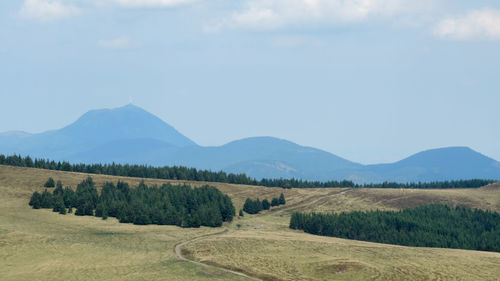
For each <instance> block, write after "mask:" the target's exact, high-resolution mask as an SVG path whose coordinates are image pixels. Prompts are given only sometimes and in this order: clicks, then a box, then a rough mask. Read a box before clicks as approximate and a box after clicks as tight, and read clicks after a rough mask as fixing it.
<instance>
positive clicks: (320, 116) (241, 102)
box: [0, 0, 500, 163]
mask: <svg viewBox="0 0 500 281" xmlns="http://www.w3.org/2000/svg"><path fill="white" fill-rule="evenodd" d="M413 2H418V3H413ZM0 101H1V110H0V131H9V130H25V131H28V132H33V133H34V132H42V131H45V130H50V129H57V128H60V127H63V126H65V125H67V124H69V123H71V122H73V121H74V120H76V119H77V118H78V117H79V116H80V115H81V114H83V113H85V112H86V111H88V110H89V109H95V108H110V107H118V106H121V105H124V104H127V103H129V102H130V101H132V102H133V103H134V104H136V105H138V106H141V107H143V108H144V109H146V110H148V111H150V112H152V113H154V114H156V115H157V116H159V117H160V118H162V119H163V120H165V121H166V122H168V123H169V124H171V125H173V126H174V127H176V128H177V129H178V130H179V131H180V132H181V133H183V134H185V135H186V136H187V137H189V138H191V139H193V140H194V141H195V142H197V143H198V144H200V145H220V144H224V143H226V142H229V141H231V140H235V139H239V138H243V137H250V136H275V137H279V138H285V139H288V140H291V141H294V142H296V143H298V144H301V145H307V146H314V147H317V148H321V149H324V150H327V151H330V152H332V153H335V154H337V155H339V156H342V157H345V158H348V159H350V160H353V161H358V162H361V163H377V162H390V161H395V160H399V159H401V158H403V157H406V156H408V155H410V154H413V153H415V152H418V151H420V150H424V149H429V148H435V147H443V146H455V145H464V146H470V147H471V148H473V149H475V150H478V151H480V152H482V153H484V154H486V155H488V156H491V157H493V158H495V159H497V160H500V141H499V140H500V1H498V0H495V1H493V0H490V1H470V0H467V1H465V0H460V1H451V0H423V1H408V0H352V1H346V0H265V1H264V0H254V1H246V0H210V1H208V0H206V1H205V0H25V1H22V0H9V1H0Z"/></svg>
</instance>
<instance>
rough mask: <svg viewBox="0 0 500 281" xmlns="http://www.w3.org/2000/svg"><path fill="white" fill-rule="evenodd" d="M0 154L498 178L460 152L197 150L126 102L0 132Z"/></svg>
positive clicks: (373, 176)
mask: <svg viewBox="0 0 500 281" xmlns="http://www.w3.org/2000/svg"><path fill="white" fill-rule="evenodd" d="M0 153H4V154H11V153H18V154H25V155H30V156H32V157H42V158H50V159H54V160H66V161H70V162H73V163H77V162H83V163H111V162H115V163H122V164H126V163H128V164H146V165H154V166H167V165H168V166H173V165H177V166H187V167H194V168H198V169H207V170H223V171H226V172H233V173H245V174H247V175H248V176H250V177H254V178H280V177H282V178H300V179H305V180H321V181H328V180H344V179H347V180H352V181H354V182H357V183H366V182H382V181H396V182H409V181H434V180H456V179H471V178H488V179H500V162H498V161H496V160H495V159H493V158H490V157H487V156H485V155H483V154H481V153H479V152H476V151H474V150H472V149H471V148H469V147H463V146H462V147H444V148H436V149H429V150H425V151H421V152H418V153H415V154H413V155H410V156H409V157H406V158H404V159H401V160H399V161H396V162H393V163H384V164H372V165H362V164H360V163H356V162H352V161H349V160H348V159H344V158H342V157H339V156H337V155H335V154H333V153H330V152H327V151H324V150H321V149H317V148H314V147H307V146H301V145H298V144H296V143H293V142H291V141H288V140H285V139H279V138H274V137H269V136H264V137H249V138H244V139H239V140H234V141H231V142H228V143H226V144H224V145H221V146H207V147H204V146H199V145H197V144H196V143H195V142H194V141H192V140H190V139H189V138H187V137H186V136H184V135H182V134H181V133H180V132H179V131H177V130H176V129H175V128H174V127H173V126H171V125H169V124H168V123H166V122H165V121H163V120H161V119H160V118H158V117H157V116H155V115H153V114H151V113H149V112H147V111H145V110H144V109H142V108H140V107H138V106H135V105H132V104H128V105H126V106H123V107H118V108H114V109H97V110H91V111H88V112H87V113H85V114H83V115H82V116H81V117H80V118H78V119H77V120H76V121H75V122H73V123H71V124H69V125H67V126H65V127H63V128H61V129H59V130H51V131H47V132H43V133H40V134H29V133H23V134H21V133H17V134H15V133H11V134H5V133H3V134H2V133H0Z"/></svg>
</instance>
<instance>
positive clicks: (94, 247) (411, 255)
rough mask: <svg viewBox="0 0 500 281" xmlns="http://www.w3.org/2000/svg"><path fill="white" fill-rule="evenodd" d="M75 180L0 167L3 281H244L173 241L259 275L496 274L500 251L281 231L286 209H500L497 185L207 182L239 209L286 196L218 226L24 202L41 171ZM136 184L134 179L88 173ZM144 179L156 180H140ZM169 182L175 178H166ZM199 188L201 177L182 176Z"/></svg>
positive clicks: (376, 277)
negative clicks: (127, 219) (81, 213)
mask: <svg viewBox="0 0 500 281" xmlns="http://www.w3.org/2000/svg"><path fill="white" fill-rule="evenodd" d="M49 176H50V177H53V178H54V179H56V180H61V181H62V182H63V184H64V185H65V186H72V187H73V188H75V186H76V185H77V184H78V183H79V182H80V181H81V180H83V179H84V178H86V177H87V176H88V175H87V174H82V173H70V172H62V171H49V170H41V169H33V168H19V167H8V166H0V193H1V194H2V196H0V248H1V251H0V276H2V280H35V279H36V280H81V279H82V278H84V279H91V280H186V279H188V280H248V279H245V278H243V277H238V276H236V275H232V274H228V273H227V272H222V271H219V270H216V269H214V268H205V267H203V266H198V265H194V264H191V263H186V262H182V261H179V260H178V259H177V258H176V257H175V255H174V251H173V249H174V247H175V245H178V244H179V243H182V242H185V241H191V240H193V242H192V243H188V244H186V245H185V246H184V247H183V248H182V249H181V252H182V253H183V254H184V255H186V256H188V257H190V258H192V259H196V260H201V261H203V262H206V263H210V264H214V265H218V266H222V267H225V268H232V269H235V270H237V271H240V272H241V271H242V272H247V273H248V274H250V275H251V276H256V277H259V278H261V279H262V280H406V279H412V280H433V279H443V280H454V279H467V280H495V278H496V277H497V276H498V268H499V266H500V254H499V253H493V252H478V251H465V250H453V249H439V248H414V247H401V246H393V245H386V244H377V243H368V242H361V241H353V240H345V239H337V238H331V237H320V236H313V235H309V234H305V233H302V232H298V231H292V230H290V229H288V221H289V219H290V213H291V212H293V211H316V212H331V211H335V212H339V211H352V210H368V209H386V210H396V209H399V208H403V207H411V206H415V205H420V204H427V203H439V202H441V203H442V202H447V203H451V204H461V205H466V206H469V207H477V208H483V209H489V210H495V211H497V212H498V211H500V196H499V192H500V183H496V184H492V185H490V186H486V187H483V188H479V189H451V190H399V189H398V190H393V189H383V190H382V189H342V188H331V189H286V190H284V189H281V188H265V187H259V186H245V185H233V184H223V183H213V185H215V186H217V188H219V189H220V190H221V191H222V192H224V193H226V194H228V195H229V196H230V197H231V198H232V200H233V202H234V204H235V206H236V208H237V209H239V208H241V206H242V205H243V202H244V200H245V199H246V198H247V197H251V198H255V197H259V198H261V199H263V198H272V197H274V196H278V195H279V194H280V193H281V192H283V193H284V194H285V197H286V199H287V204H286V205H284V206H281V207H279V208H277V209H274V210H271V211H264V212H262V213H261V214H259V215H248V214H246V215H245V217H243V218H237V219H235V221H234V222H233V223H231V224H228V225H226V226H225V227H226V228H227V229H228V230H229V231H226V232H225V233H224V234H221V235H217V236H211V237H210V238H207V239H196V238H197V237H203V236H204V235H207V234H211V233H216V232H221V229H220V228H217V229H212V228H205V227H202V228H200V229H193V228H189V229H184V228H179V227H175V226H157V225H148V226H137V225H131V224H122V223H119V222H117V221H116V220H115V219H113V218H110V219H108V220H102V219H100V218H96V217H77V216H74V215H69V214H68V215H64V216H63V215H59V214H57V213H54V212H52V211H50V210H33V209H31V208H30V207H29V206H28V201H29V197H30V195H31V193H32V192H34V191H43V189H44V188H43V187H42V185H43V183H44V182H45V181H46V179H47V178H48V177H49ZM91 176H92V177H93V179H94V180H95V182H96V183H97V185H98V186H99V187H101V186H102V185H103V184H104V183H105V182H106V181H114V182H116V181H118V180H122V181H126V182H128V183H130V184H131V185H132V186H136V185H137V184H139V182H140V181H141V180H142V179H139V178H124V177H112V176H106V175H91ZM145 181H146V183H147V184H161V183H162V182H167V181H164V180H155V179H145ZM168 182H173V183H176V182H175V181H168ZM188 183H189V184H191V185H194V186H200V185H203V184H206V183H203V182H188Z"/></svg>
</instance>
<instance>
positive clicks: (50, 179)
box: [43, 178, 56, 187]
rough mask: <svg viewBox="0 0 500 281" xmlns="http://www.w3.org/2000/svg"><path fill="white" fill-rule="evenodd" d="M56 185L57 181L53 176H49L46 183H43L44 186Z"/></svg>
mask: <svg viewBox="0 0 500 281" xmlns="http://www.w3.org/2000/svg"><path fill="white" fill-rule="evenodd" d="M55 185H56V182H55V181H54V179H53V178H49V179H48V180H47V181H46V182H45V184H44V185H43V186H44V187H54V186H55Z"/></svg>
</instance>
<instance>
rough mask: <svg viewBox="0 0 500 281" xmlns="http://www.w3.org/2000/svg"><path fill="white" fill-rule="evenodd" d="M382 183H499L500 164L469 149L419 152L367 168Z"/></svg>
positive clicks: (458, 148)
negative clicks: (472, 179)
mask: <svg viewBox="0 0 500 281" xmlns="http://www.w3.org/2000/svg"><path fill="white" fill-rule="evenodd" d="M365 169H366V170H368V171H369V172H371V173H373V174H375V175H376V180H378V181H389V180H393V181H440V180H453V179H471V178H484V179H499V178H500V163H499V162H498V161H496V160H494V159H492V158H490V157H487V156H485V155H483V154H481V153H479V152H476V151H474V150H472V149H470V148H468V147H445V148H438V149H431V150H426V151H422V152H419V153H417V154H414V155H412V156H410V157H408V158H405V159H403V160H401V161H398V162H395V163H391V164H378V165H369V166H366V168H365Z"/></svg>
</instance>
